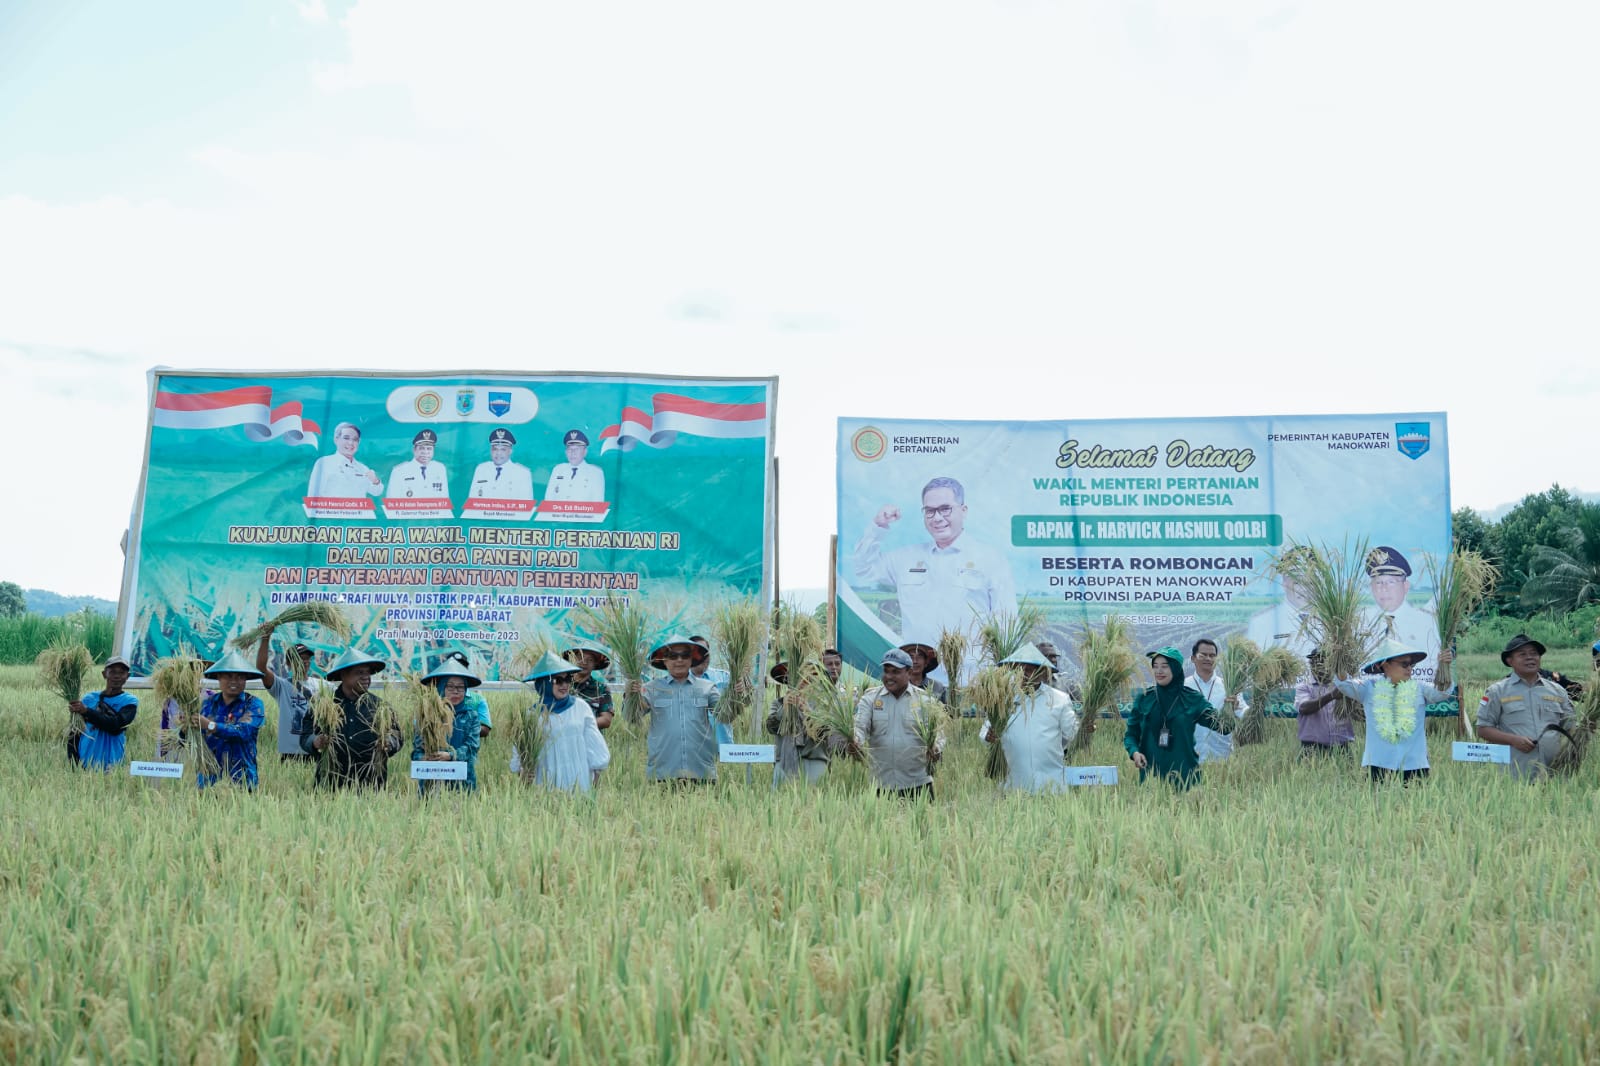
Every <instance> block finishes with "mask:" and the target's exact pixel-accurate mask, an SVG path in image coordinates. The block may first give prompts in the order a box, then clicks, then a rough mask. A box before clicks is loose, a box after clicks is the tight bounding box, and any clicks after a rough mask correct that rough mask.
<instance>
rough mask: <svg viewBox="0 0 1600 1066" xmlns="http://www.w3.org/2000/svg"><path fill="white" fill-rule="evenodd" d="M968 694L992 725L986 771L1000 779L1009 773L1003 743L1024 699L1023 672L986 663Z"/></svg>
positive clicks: (990, 727)
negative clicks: (1001, 741) (1019, 704)
mask: <svg viewBox="0 0 1600 1066" xmlns="http://www.w3.org/2000/svg"><path fill="white" fill-rule="evenodd" d="M967 696H968V697H969V698H970V699H971V700H972V702H973V705H974V706H976V707H977V708H978V713H979V714H980V715H982V716H983V719H984V721H985V722H987V723H988V724H989V737H990V740H991V741H992V742H991V743H990V744H989V754H988V756H987V757H986V758H985V760H984V765H983V772H984V773H985V774H987V775H988V776H989V777H990V778H991V779H993V780H996V781H999V780H1002V779H1003V778H1004V777H1005V776H1006V770H1007V767H1006V751H1005V748H1004V746H1002V745H1001V743H1000V738H1002V737H1004V736H1005V734H1006V730H1007V729H1008V728H1010V726H1011V717H1012V715H1013V714H1015V713H1016V710H1017V702H1018V701H1019V700H1020V699H1021V698H1022V674H1021V673H1020V672H1019V671H1018V670H1017V669H1016V668H1015V667H1011V666H986V667H984V668H983V669H982V670H979V671H978V672H977V674H976V675H974V676H973V678H972V684H970V685H968V686H967Z"/></svg>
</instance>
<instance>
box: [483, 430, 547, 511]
mask: <svg viewBox="0 0 1600 1066" xmlns="http://www.w3.org/2000/svg"><path fill="white" fill-rule="evenodd" d="M516 443H517V438H516V437H515V436H514V435H512V432H511V431H510V430H509V429H505V428H499V429H496V430H494V431H493V432H492V433H490V434H489V461H488V462H486V463H479V464H478V468H477V469H476V470H474V471H473V472H472V487H471V488H470V489H468V490H467V491H468V498H469V499H483V500H531V499H533V472H532V471H530V470H529V469H528V468H527V467H525V466H523V465H522V464H521V463H513V462H512V461H511V449H512V448H513V447H515V446H516Z"/></svg>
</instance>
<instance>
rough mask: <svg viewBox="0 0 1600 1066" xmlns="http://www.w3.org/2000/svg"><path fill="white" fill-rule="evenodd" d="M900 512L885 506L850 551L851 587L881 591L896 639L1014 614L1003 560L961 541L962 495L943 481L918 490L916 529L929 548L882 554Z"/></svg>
mask: <svg viewBox="0 0 1600 1066" xmlns="http://www.w3.org/2000/svg"><path fill="white" fill-rule="evenodd" d="M899 520H900V508H899V507H897V506H895V505H894V504H886V505H885V506H884V507H882V508H881V509H880V510H879V511H878V513H877V514H876V515H875V516H874V517H873V519H872V523H871V524H870V525H869V526H867V530H866V532H865V533H864V534H863V535H862V537H861V540H860V541H859V542H858V543H857V544H856V548H855V556H854V562H855V581H856V583H857V584H858V585H887V586H889V587H890V588H891V589H893V590H894V592H895V594H896V596H897V597H898V598H899V600H900V630H901V632H902V633H941V632H943V631H944V630H947V629H953V630H965V629H969V628H971V627H972V624H973V619H974V618H975V617H976V618H988V617H990V616H992V615H996V614H1001V613H1007V614H1010V613H1015V612H1016V609H1017V588H1016V584H1015V582H1014V580H1013V579H1012V576H1011V564H1010V562H1009V561H1008V560H1007V559H1006V557H1005V555H1003V554H1002V553H1001V552H999V551H996V550H995V549H994V548H991V547H989V546H988V545H986V544H977V543H974V542H973V541H972V540H971V539H970V538H968V539H966V540H962V539H961V533H962V530H963V529H964V528H965V526H966V520H967V505H966V490H965V489H963V488H962V487H961V482H959V481H957V480H956V479H955V478H950V477H936V478H934V479H933V480H932V481H929V482H928V483H927V485H925V486H923V489H922V524H923V527H924V528H925V529H926V530H927V531H928V535H929V537H931V538H932V539H931V540H927V541H923V542H921V543H918V544H910V545H906V546H904V547H900V548H891V549H890V550H888V551H884V550H883V541H884V538H885V537H886V536H888V534H889V529H890V527H891V526H892V525H893V524H894V523H895V522H898V521H899Z"/></svg>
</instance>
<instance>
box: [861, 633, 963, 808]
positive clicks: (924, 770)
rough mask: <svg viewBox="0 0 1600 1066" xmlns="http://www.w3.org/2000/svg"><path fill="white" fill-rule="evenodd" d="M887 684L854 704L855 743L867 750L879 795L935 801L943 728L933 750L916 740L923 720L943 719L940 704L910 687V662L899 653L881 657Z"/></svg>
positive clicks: (904, 655) (869, 690)
mask: <svg viewBox="0 0 1600 1066" xmlns="http://www.w3.org/2000/svg"><path fill="white" fill-rule="evenodd" d="M882 666H883V684H881V685H878V686H876V687H874V688H869V689H867V691H866V692H865V693H864V694H863V695H862V697H861V702H860V703H858V704H856V724H855V743H854V745H852V750H858V751H859V750H863V749H864V750H865V751H866V753H867V763H868V765H869V766H871V767H872V776H873V779H874V780H876V781H877V782H878V794H879V795H884V794H889V795H894V796H903V797H906V798H910V799H915V798H919V797H926V798H927V799H930V800H931V799H932V798H933V772H932V770H933V766H932V764H933V763H936V762H938V761H939V756H940V755H941V754H942V753H943V751H944V730H943V728H942V727H941V728H940V729H939V731H938V733H937V734H936V736H935V739H934V742H933V744H932V745H931V747H930V746H929V745H928V744H926V743H925V742H924V740H923V738H922V736H920V735H919V734H918V730H917V727H918V725H920V724H922V723H923V721H924V720H925V719H924V716H925V715H929V714H942V711H941V710H940V708H939V705H938V703H937V702H936V701H934V700H932V699H929V698H927V697H926V696H925V695H924V693H923V692H922V690H921V689H918V688H915V687H913V686H912V684H911V656H909V655H907V654H906V653H905V652H903V651H901V650H900V649H899V648H890V649H889V650H888V651H886V652H884V653H883V661H882Z"/></svg>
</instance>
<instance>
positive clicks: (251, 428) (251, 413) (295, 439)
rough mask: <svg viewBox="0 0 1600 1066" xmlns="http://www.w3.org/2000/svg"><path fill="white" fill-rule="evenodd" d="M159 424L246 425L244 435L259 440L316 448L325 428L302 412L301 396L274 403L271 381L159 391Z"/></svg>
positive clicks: (184, 426)
mask: <svg viewBox="0 0 1600 1066" xmlns="http://www.w3.org/2000/svg"><path fill="white" fill-rule="evenodd" d="M155 424H156V425H157V426H159V427H161V428H162V429H226V428H227V427H229V426H243V427H244V435H245V436H246V437H249V438H250V439H251V440H253V441H256V442H258V443H263V444H264V443H266V442H267V441H272V440H282V441H283V442H284V443H285V444H289V445H296V444H307V445H310V446H311V447H312V448H315V447H316V446H317V435H318V434H320V433H321V432H322V427H320V426H318V425H317V424H316V423H315V422H313V421H311V419H309V418H305V417H303V416H302V414H301V412H300V402H299V401H298V400H290V401H289V402H287V403H281V404H279V405H278V406H277V407H273V406H272V387H271V386H270V385H245V386H243V387H241V388H237V389H225V390H224V391H222V392H158V393H156V409H155Z"/></svg>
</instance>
